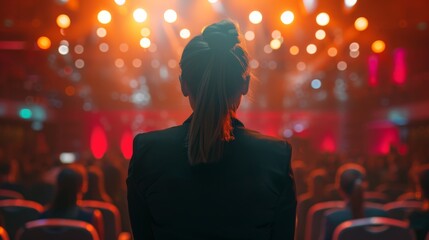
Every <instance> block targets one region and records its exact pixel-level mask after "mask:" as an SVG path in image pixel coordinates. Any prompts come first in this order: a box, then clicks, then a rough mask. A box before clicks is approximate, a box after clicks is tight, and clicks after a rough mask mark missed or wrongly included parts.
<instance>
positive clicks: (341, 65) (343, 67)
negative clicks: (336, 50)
mask: <svg viewBox="0 0 429 240" xmlns="http://www.w3.org/2000/svg"><path fill="white" fill-rule="evenodd" d="M337 69H338V70H340V71H344V70H346V69H347V63H346V62H344V61H339V62H338V63H337Z"/></svg>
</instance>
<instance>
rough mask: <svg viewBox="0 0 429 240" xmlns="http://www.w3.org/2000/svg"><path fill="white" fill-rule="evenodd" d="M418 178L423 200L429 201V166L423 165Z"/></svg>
mask: <svg viewBox="0 0 429 240" xmlns="http://www.w3.org/2000/svg"><path fill="white" fill-rule="evenodd" d="M418 176H419V186H420V191H421V193H422V198H423V199H424V200H427V201H429V164H426V165H423V167H422V168H421V170H420V173H419V175H418Z"/></svg>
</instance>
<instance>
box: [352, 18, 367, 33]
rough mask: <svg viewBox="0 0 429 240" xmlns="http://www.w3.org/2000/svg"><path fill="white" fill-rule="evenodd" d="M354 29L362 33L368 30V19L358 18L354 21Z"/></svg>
mask: <svg viewBox="0 0 429 240" xmlns="http://www.w3.org/2000/svg"><path fill="white" fill-rule="evenodd" d="M355 28H356V30H358V31H364V30H365V29H367V28H368V19H366V18H364V17H360V18H358V19H356V21H355Z"/></svg>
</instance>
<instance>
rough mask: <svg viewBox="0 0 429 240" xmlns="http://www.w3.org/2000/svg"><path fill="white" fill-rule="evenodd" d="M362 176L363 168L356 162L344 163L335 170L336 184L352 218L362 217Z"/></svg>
mask: <svg viewBox="0 0 429 240" xmlns="http://www.w3.org/2000/svg"><path fill="white" fill-rule="evenodd" d="M364 178H365V169H364V168H363V167H362V166H360V165H357V164H353V163H349V164H345V165H343V166H341V167H340V168H339V169H338V171H337V177H336V182H337V186H338V189H339V191H340V192H341V193H342V195H343V196H344V197H345V198H346V201H348V203H349V206H350V210H351V212H352V217H353V219H356V218H363V217H364V192H365V188H364V182H363V181H364Z"/></svg>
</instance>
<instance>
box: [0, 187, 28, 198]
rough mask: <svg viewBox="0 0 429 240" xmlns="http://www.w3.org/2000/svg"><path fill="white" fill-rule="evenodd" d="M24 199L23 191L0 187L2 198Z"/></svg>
mask: <svg viewBox="0 0 429 240" xmlns="http://www.w3.org/2000/svg"><path fill="white" fill-rule="evenodd" d="M6 199H24V196H22V194H21V193H19V192H15V191H12V190H6V189H0V200H6Z"/></svg>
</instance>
